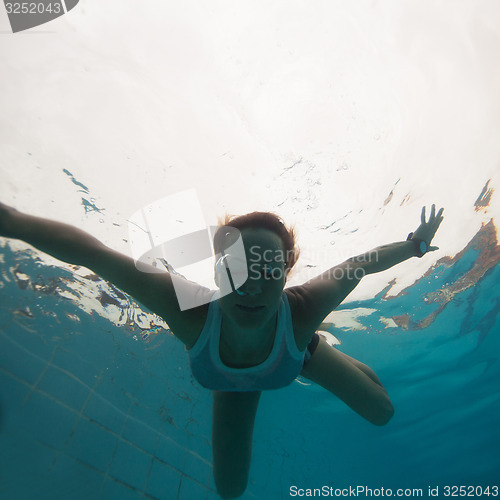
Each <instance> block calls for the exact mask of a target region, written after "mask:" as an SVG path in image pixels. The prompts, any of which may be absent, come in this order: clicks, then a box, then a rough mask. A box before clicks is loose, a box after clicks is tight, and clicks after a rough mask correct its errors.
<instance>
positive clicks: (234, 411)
mask: <svg viewBox="0 0 500 500" xmlns="http://www.w3.org/2000/svg"><path fill="white" fill-rule="evenodd" d="M259 399H260V392H259V391H255V392H220V391H214V392H213V421H212V456H213V471H214V479H215V485H216V487H217V492H218V493H219V495H220V496H221V497H222V498H237V497H239V496H241V495H242V494H243V493H244V491H245V489H246V487H247V482H248V472H249V470H250V462H251V457H252V436H253V428H254V422H255V415H256V413H257V406H258V404H259Z"/></svg>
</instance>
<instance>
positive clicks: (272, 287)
mask: <svg viewBox="0 0 500 500" xmlns="http://www.w3.org/2000/svg"><path fill="white" fill-rule="evenodd" d="M442 213H443V209H442V208H441V209H440V210H439V211H438V212H437V213H436V208H435V205H432V210H431V214H430V217H429V220H428V221H426V216H425V207H423V209H422V214H421V224H420V226H419V227H418V228H417V229H416V231H415V232H414V233H410V235H409V236H408V239H407V240H406V241H401V242H396V243H391V244H388V245H384V246H380V247H378V248H375V249H374V250H371V251H370V252H367V253H366V254H361V255H358V256H356V257H353V258H351V259H348V260H346V261H345V262H343V263H341V264H339V265H336V266H334V267H332V268H331V269H329V270H328V271H326V272H324V273H323V274H321V275H319V276H317V277H316V278H314V279H311V280H309V281H307V282H306V283H304V284H302V285H299V286H293V287H288V288H286V289H285V284H286V277H287V274H288V273H289V271H290V270H291V269H292V267H293V266H294V264H295V262H296V260H297V257H298V250H297V248H296V245H295V237H294V233H293V231H292V230H290V229H288V228H287V227H286V225H285V224H284V223H283V221H282V220H281V219H280V218H279V217H278V216H277V215H275V214H273V213H268V212H253V213H251V214H247V215H243V216H239V217H235V218H227V219H226V221H225V224H224V225H222V226H220V227H219V229H218V230H217V232H216V233H215V236H214V250H215V253H216V255H221V257H220V258H219V259H218V261H217V263H216V266H215V281H216V283H217V286H218V287H219V288H221V287H222V286H223V282H224V283H227V282H228V281H229V283H230V284H231V289H230V290H229V292H230V293H227V291H225V292H224V293H220V292H215V294H213V293H214V292H211V293H212V294H213V296H212V297H211V299H209V300H208V301H206V303H204V304H203V305H201V306H197V307H194V308H191V309H187V310H182V309H181V308H180V306H179V302H178V300H177V297H176V292H175V290H174V286H173V279H172V275H171V274H170V273H168V272H165V273H158V272H157V271H156V272H143V271H144V268H142V270H141V271H139V270H138V269H137V267H136V265H135V263H134V260H133V259H132V258H130V257H128V256H126V255H123V254H120V253H118V252H116V251H114V250H112V249H111V248H109V247H107V246H105V245H104V244H103V243H101V242H100V241H99V240H97V239H96V238H94V237H92V236H91V235H89V234H88V233H85V232H84V231H82V230H80V229H78V228H76V227H73V226H70V225H67V224H63V223H60V222H55V221H51V220H48V219H42V218H39V217H35V216H30V215H27V214H24V213H21V212H19V211H17V210H15V209H14V208H12V207H9V206H7V205H4V204H2V203H0V236H4V237H7V238H14V239H20V240H23V241H25V242H27V243H29V244H31V245H33V246H34V247H36V248H38V249H39V250H41V251H43V252H46V253H48V254H50V255H52V256H54V257H56V258H58V259H60V260H62V261H65V262H69V263H72V264H77V265H81V266H85V267H87V268H89V269H92V270H93V271H94V272H95V273H97V274H98V275H99V276H101V277H102V278H103V279H105V280H109V281H111V282H112V283H114V284H115V285H116V286H118V287H119V288H121V289H122V290H123V291H125V292H126V293H128V294H130V295H131V296H133V297H134V298H135V299H136V300H138V301H139V302H140V303H141V304H143V305H144V306H146V307H147V308H148V309H150V310H151V311H152V312H154V313H156V314H158V315H159V316H161V317H162V318H163V319H164V320H165V321H166V322H167V323H168V325H169V327H170V328H171V330H172V332H173V333H174V335H175V336H176V337H177V338H179V339H180V340H181V341H182V342H183V343H184V344H185V346H186V350H187V351H188V357H189V361H190V365H191V370H192V372H193V375H194V377H195V378H196V379H197V380H198V382H200V384H201V385H203V386H204V387H206V388H208V389H211V390H212V391H213V424H212V425H213V429H212V450H213V451H212V453H213V473H214V478H215V483H216V487H217V490H218V493H219V495H220V496H221V497H223V498H236V497H238V496H240V495H242V494H243V492H244V491H245V489H246V485H247V481H248V473H249V468H250V459H251V451H252V435H253V427H254V420H255V415H256V412H257V406H258V403H259V398H260V394H261V391H262V390H269V389H277V388H280V387H284V386H287V385H289V384H291V383H292V382H293V380H295V378H296V377H297V376H299V375H302V376H304V377H306V378H307V379H309V380H311V381H313V382H316V383H317V384H319V385H321V386H322V387H324V388H325V389H327V390H328V391H330V392H331V393H333V394H334V395H335V396H337V397H338V398H340V399H341V400H342V401H344V403H346V404H347V405H348V406H349V407H350V408H352V409H353V410H354V411H355V412H357V413H358V414H359V415H361V416H362V417H364V418H365V419H367V420H368V421H369V422H371V423H373V424H375V425H385V424H386V423H387V422H388V421H389V420H390V419H391V417H392V415H393V413H394V410H393V406H392V403H391V401H390V399H389V396H388V395H387V391H386V390H385V389H384V387H383V386H382V384H381V383H380V380H379V379H378V377H377V376H376V375H375V373H374V372H373V371H372V370H371V369H370V368H369V367H367V366H366V365H364V364H362V363H361V362H359V361H357V360H355V359H353V358H351V357H349V356H347V355H346V354H343V353H341V352H340V351H338V350H337V349H336V348H335V347H333V346H330V345H329V344H328V343H327V342H326V341H325V340H324V338H323V337H321V336H319V335H318V334H317V333H316V331H317V329H318V327H319V325H320V324H321V323H322V321H323V320H324V318H325V317H326V316H327V315H328V314H329V313H330V312H331V311H332V310H334V309H335V308H336V307H337V306H338V305H339V304H340V303H341V302H342V301H343V300H344V299H345V298H346V297H347V296H348V295H349V293H350V292H351V291H352V290H353V289H354V288H355V287H356V286H357V284H358V283H359V281H360V280H361V279H362V277H363V276H365V275H367V274H372V273H376V272H379V271H384V270H386V269H388V268H390V267H392V266H394V265H396V264H398V263H400V262H403V261H405V260H407V259H409V258H411V257H422V256H423V255H424V254H425V253H426V252H428V251H432V250H436V249H437V247H431V246H430V243H431V240H432V238H433V237H434V235H435V233H436V231H437V229H438V227H439V225H440V224H441V221H442V220H443V216H442ZM235 229H236V230H237V231H235ZM235 234H236V235H237V236H235ZM236 237H238V238H239V237H241V241H242V243H243V247H244V253H245V256H246V261H242V260H241V259H238V257H237V256H235V255H232V253H231V248H234V245H233V244H234V242H235V238H236ZM238 266H239V267H238ZM238 270H239V271H240V272H241V273H242V274H243V275H244V276H245V278H246V281H245V280H240V281H244V282H243V283H242V284H241V286H235V283H238V276H237V274H238ZM175 279H176V280H178V279H179V278H178V277H177V276H176V278H175ZM186 286H187V287H188V289H189V290H192V293H193V294H197V293H206V289H203V287H197V285H195V284H194V283H192V282H189V283H188V282H186Z"/></svg>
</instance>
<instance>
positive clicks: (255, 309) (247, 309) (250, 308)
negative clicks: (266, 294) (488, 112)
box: [236, 304, 264, 313]
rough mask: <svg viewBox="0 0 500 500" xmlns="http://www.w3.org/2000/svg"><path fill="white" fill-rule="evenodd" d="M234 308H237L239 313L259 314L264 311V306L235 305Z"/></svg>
mask: <svg viewBox="0 0 500 500" xmlns="http://www.w3.org/2000/svg"><path fill="white" fill-rule="evenodd" d="M236 307H238V308H239V309H240V310H241V311H245V312H250V313H255V312H259V311H262V309H264V306H244V305H243V304H236Z"/></svg>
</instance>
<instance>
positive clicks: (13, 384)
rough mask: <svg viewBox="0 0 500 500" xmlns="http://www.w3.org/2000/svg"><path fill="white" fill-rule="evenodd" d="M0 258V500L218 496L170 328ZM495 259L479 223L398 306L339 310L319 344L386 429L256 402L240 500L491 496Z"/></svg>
mask: <svg viewBox="0 0 500 500" xmlns="http://www.w3.org/2000/svg"><path fill="white" fill-rule="evenodd" d="M0 245H1V246H0V262H1V268H2V274H1V281H0V298H1V309H0V346H1V348H0V380H1V383H0V387H1V390H0V412H1V413H0V418H1V420H0V426H1V427H0V442H1V446H0V493H1V496H2V498H5V499H9V500H14V499H31V498H37V499H44V498H47V499H48V498H50V499H56V498H65V499H85V498H106V499H112V498H117V499H127V498H130V499H136V498H159V499H198V498H199V499H215V498H218V497H217V495H216V493H215V486H214V482H213V479H212V473H211V448H210V442H211V396H210V393H209V391H206V390H204V389H203V388H201V387H200V386H199V385H198V384H197V383H196V382H195V381H194V380H193V378H192V376H191V374H190V372H189V368H188V362H187V357H186V354H185V351H184V348H183V347H182V345H181V343H180V342H178V341H177V340H176V339H175V338H174V337H173V335H172V334H171V333H170V331H169V330H168V326H167V325H166V324H165V323H164V322H163V321H161V320H160V319H159V318H157V317H156V316H154V315H152V314H151V313H149V312H148V311H143V310H142V309H141V307H140V306H139V305H138V304H137V303H135V302H134V301H133V299H131V298H130V297H128V296H126V295H124V294H123V293H122V292H120V291H119V290H118V289H116V288H115V287H113V286H112V285H111V284H109V283H106V282H103V281H101V280H100V279H99V278H98V277H97V276H95V275H94V274H93V273H91V272H90V271H88V270H86V269H83V268H77V267H76V266H66V265H62V264H61V265H56V264H54V263H48V262H46V261H45V258H44V256H43V255H42V254H40V253H38V252H36V251H34V250H32V249H30V248H28V247H27V246H26V245H23V244H20V243H18V242H13V241H12V240H1V241H0ZM424 258H425V257H424ZM499 259H500V247H499V245H498V243H497V241H496V230H495V227H494V224H493V221H491V222H490V223H489V224H485V225H483V227H482V228H481V229H480V231H479V232H478V233H477V234H476V235H475V236H474V238H473V239H472V240H471V242H470V243H469V244H468V245H467V246H466V247H465V248H464V249H463V250H462V251H461V252H460V253H458V254H457V255H455V256H450V257H446V258H442V259H440V260H438V261H437V262H436V263H435V264H434V265H433V266H432V267H431V268H430V269H429V270H428V271H427V272H426V274H424V275H423V276H422V277H420V278H419V279H418V280H417V281H416V282H415V283H414V284H413V285H411V286H410V287H408V288H406V289H404V290H403V291H401V292H400V293H399V294H397V295H396V296H390V295H389V294H388V290H389V289H390V285H388V286H387V288H386V289H384V290H383V291H382V292H380V293H379V294H377V296H375V297H374V298H372V299H370V300H361V301H354V302H349V298H348V299H347V300H346V302H345V303H344V304H342V305H341V306H340V308H339V311H341V312H339V313H337V314H338V315H341V314H342V315H344V316H346V315H347V316H350V317H351V318H353V321H354V322H355V323H354V324H355V325H357V326H354V327H353V326H332V328H330V333H332V334H334V335H335V336H336V337H337V338H338V339H339V340H340V342H341V344H340V346H339V348H340V349H341V350H342V351H343V352H346V353H347V354H349V355H351V356H353V357H355V358H357V359H360V360H361V361H363V362H365V363H366V364H368V365H369V366H371V367H372V368H373V369H374V370H375V371H376V372H377V374H378V375H379V377H380V379H381V380H382V382H383V383H384V385H385V386H386V388H387V390H388V392H389V394H390V396H391V399H392V401H393V403H394V406H395V416H394V418H393V419H392V421H391V422H390V423H389V424H388V425H387V426H385V427H374V426H372V425H370V424H369V423H367V422H365V421H364V420H363V419H361V417H359V416H357V415H356V414H355V413H353V412H352V411H351V410H350V409H349V408H347V407H346V406H345V405H344V404H342V403H341V402H340V401H338V400H337V399H336V398H334V397H333V396H331V395H330V394H329V393H328V392H326V391H325V390H323V389H321V388H319V387H317V386H314V385H310V384H308V383H306V381H304V380H298V381H296V382H294V383H293V384H292V385H291V386H289V387H287V388H285V389H283V390H279V391H270V392H267V393H264V394H263V396H262V398H261V403H260V407H259V411H258V416H257V422H256V427H255V433H254V452H253V462H252V466H251V471H250V480H249V486H248V490H247V492H246V493H245V495H244V497H243V498H259V499H280V498H291V497H292V496H291V494H292V495H293V494H294V492H297V493H298V492H302V493H304V494H306V493H307V489H311V490H312V489H314V488H323V487H325V488H327V489H328V491H330V492H333V493H332V496H333V495H334V493H335V490H337V494H338V495H340V494H341V493H342V492H341V491H340V490H341V489H343V488H347V489H348V488H358V487H360V488H361V487H364V488H372V490H371V491H372V496H374V495H377V494H378V495H379V496H380V495H381V494H382V492H383V491H385V493H386V494H387V489H390V490H391V491H392V492H393V495H396V490H397V489H398V488H402V489H403V490H407V491H406V493H407V494H409V493H411V491H410V490H411V489H421V490H422V492H423V497H424V498H425V497H428V496H429V488H433V492H434V493H438V496H439V497H443V498H444V496H445V493H446V490H445V487H446V486H450V487H453V486H481V487H482V488H486V487H488V486H489V487H490V489H491V488H492V487H493V486H495V485H496V486H498V485H499V483H500V453H499V452H498V450H499V447H500V426H499V425H498V415H500V360H499V357H500V324H499V321H500V318H499V312H500V298H499V293H498V292H499V288H498V283H499V282H500V270H499V267H498V265H497V264H498V261H499ZM402 265H405V264H402ZM359 286H361V287H362V286H363V282H362V283H361V284H360V285H359ZM333 322H334V324H335V314H334V315H333ZM329 488H331V490H330V489H329ZM436 488H439V489H438V490H436ZM382 489H383V490H382ZM322 491H323V492H324V491H326V490H322ZM478 491H479V492H480V491H481V490H476V493H477V492H478ZM484 491H487V490H484ZM491 491H493V490H492V489H491ZM346 492H347V490H344V493H346ZM309 493H311V494H312V492H311V491H309ZM414 493H415V492H413V493H412V494H414ZM316 494H318V493H316ZM358 496H361V497H362V496H366V491H365V493H363V492H360V494H359V495H358ZM483 496H484V495H483Z"/></svg>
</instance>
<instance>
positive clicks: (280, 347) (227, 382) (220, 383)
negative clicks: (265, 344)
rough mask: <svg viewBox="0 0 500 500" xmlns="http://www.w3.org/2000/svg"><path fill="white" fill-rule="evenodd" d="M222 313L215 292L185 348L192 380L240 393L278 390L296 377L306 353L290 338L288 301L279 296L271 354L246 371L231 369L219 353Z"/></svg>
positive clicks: (206, 385)
mask: <svg viewBox="0 0 500 500" xmlns="http://www.w3.org/2000/svg"><path fill="white" fill-rule="evenodd" d="M221 324H222V311H221V308H220V303H219V299H218V292H215V294H214V296H213V297H212V302H210V305H209V308H208V314H207V319H206V322H205V326H204V327H203V330H202V332H201V334H200V336H199V338H198V340H197V341H196V343H195V345H194V346H193V347H192V348H191V349H189V350H188V351H187V352H188V357H189V364H190V366H191V371H192V373H193V376H194V378H195V379H196V380H197V381H198V382H199V383H200V384H201V385H202V386H203V387H206V388H207V389H211V390H216V391H229V392H243V391H264V390H269V389H279V388H281V387H285V386H287V385H289V384H291V383H292V382H293V380H294V379H295V378H296V377H297V376H298V375H299V374H300V371H301V370H302V365H303V364H304V356H305V352H306V351H307V349H306V351H303V352H301V351H299V350H298V348H297V344H296V343H295V338H294V335H293V325H292V314H291V311H290V305H289V304H288V298H287V296H286V294H285V293H283V294H282V295H281V303H280V305H279V307H278V321H277V324H276V335H275V339H274V344H273V348H272V351H271V353H270V354H269V356H268V357H267V359H266V360H265V361H263V362H262V363H260V364H258V365H256V366H251V367H248V368H231V367H229V366H227V365H225V364H224V363H223V362H222V360H221V357H220V354H219V342H220V331H221Z"/></svg>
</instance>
